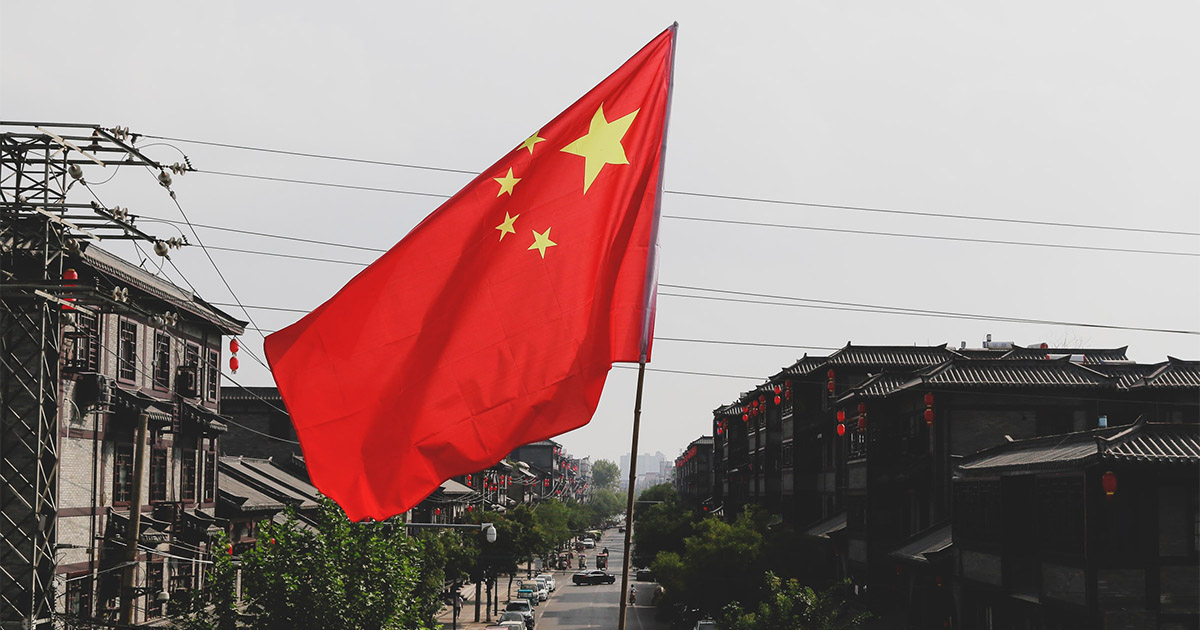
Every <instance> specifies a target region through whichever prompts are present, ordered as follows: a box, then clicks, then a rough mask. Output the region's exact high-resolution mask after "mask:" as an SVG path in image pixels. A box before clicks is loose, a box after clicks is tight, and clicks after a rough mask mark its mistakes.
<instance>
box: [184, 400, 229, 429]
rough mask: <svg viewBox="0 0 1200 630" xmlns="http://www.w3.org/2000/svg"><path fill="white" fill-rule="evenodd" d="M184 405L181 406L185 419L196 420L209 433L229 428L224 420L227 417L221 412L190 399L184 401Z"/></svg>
mask: <svg viewBox="0 0 1200 630" xmlns="http://www.w3.org/2000/svg"><path fill="white" fill-rule="evenodd" d="M182 402H183V405H182V406H181V407H180V408H179V412H180V415H182V416H183V419H184V420H185V421H191V422H195V423H196V424H198V425H200V428H201V429H202V430H203V431H204V432H205V433H206V434H208V435H216V434H218V433H224V432H226V431H228V430H229V427H228V426H226V425H225V423H224V422H222V420H225V417H224V416H222V415H221V414H219V413H217V412H215V411H213V410H212V409H209V408H208V407H205V406H203V405H197V404H196V403H194V402H191V401H189V400H184V401H182Z"/></svg>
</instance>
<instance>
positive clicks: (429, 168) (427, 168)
mask: <svg viewBox="0 0 1200 630" xmlns="http://www.w3.org/2000/svg"><path fill="white" fill-rule="evenodd" d="M141 136H142V137H143V138H154V139H157V140H169V141H171V142H186V143H188V144H203V145H206V146H210V147H224V148H226V149H241V150H243V151H260V152H262V153H276V154H279V155H293V156H298V157H308V158H319V159H322V160H336V161H338V162H354V163H357V164H374V165H377V166H395V167H399V168H415V169H421V170H424V171H439V172H442V173H461V174H463V175H478V174H479V173H477V172H474V171H465V170H462V169H457V168H442V167H438V166H423V165H420V164H404V163H401V162H385V161H382V160H366V159H362V158H352V157H342V156H337V155H323V154H320V153H303V152H301V151H284V150H282V149H266V148H262V147H251V146H246V145H241V144H226V143H223V142H209V141H206V140H189V139H187V138H170V137H167V136H152V135H149V134H141Z"/></svg>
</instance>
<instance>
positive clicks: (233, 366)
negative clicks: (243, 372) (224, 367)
mask: <svg viewBox="0 0 1200 630" xmlns="http://www.w3.org/2000/svg"><path fill="white" fill-rule="evenodd" d="M237 369H238V358H237V357H229V371H230V372H233V373H234V374H237Z"/></svg>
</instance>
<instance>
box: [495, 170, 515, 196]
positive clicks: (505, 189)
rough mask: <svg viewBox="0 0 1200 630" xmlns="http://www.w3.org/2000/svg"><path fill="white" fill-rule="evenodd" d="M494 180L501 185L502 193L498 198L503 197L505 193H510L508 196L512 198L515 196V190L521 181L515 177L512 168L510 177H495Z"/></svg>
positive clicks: (497, 194)
mask: <svg viewBox="0 0 1200 630" xmlns="http://www.w3.org/2000/svg"><path fill="white" fill-rule="evenodd" d="M492 179H495V180H496V181H497V182H499V183H500V192H498V193H496V196H497V197H499V196H500V195H503V194H504V193H508V196H509V197H511V196H512V194H513V188H515V187H516V185H517V182H519V181H521V179H520V178H518V177H513V174H512V169H511V168H510V169H508V175H505V176H504V177H494V178H492Z"/></svg>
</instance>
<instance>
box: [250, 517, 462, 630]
mask: <svg viewBox="0 0 1200 630" xmlns="http://www.w3.org/2000/svg"><path fill="white" fill-rule="evenodd" d="M424 564H425V562H424V561H423V559H422V545H421V543H420V542H419V541H418V540H416V539H412V538H409V537H408V536H406V535H405V532H404V528H403V526H397V525H395V524H393V523H390V522H382V523H351V522H350V521H349V520H348V519H347V518H346V515H345V514H344V513H343V512H342V511H341V509H340V508H338V507H337V506H336V505H335V504H334V503H333V502H332V501H329V500H328V499H325V500H322V504H321V511H320V512H319V514H318V516H317V519H316V524H315V527H312V528H310V527H307V526H302V525H301V524H300V523H299V521H298V520H297V518H296V515H295V513H294V512H292V511H289V513H288V516H287V519H286V520H285V522H283V523H273V522H270V521H264V522H262V523H260V524H259V528H258V533H257V542H256V543H255V545H254V547H253V548H252V549H250V550H249V551H247V552H246V553H244V554H243V555H242V585H243V600H244V603H245V605H246V612H247V613H248V614H249V617H250V618H251V619H252V620H253V621H252V622H251V623H250V626H251V627H252V628H262V629H266V630H275V629H280V630H283V629H285V628H289V629H290V628H329V629H341V628H345V629H347V630H349V629H351V628H429V627H433V626H432V624H433V619H432V616H431V614H430V611H431V610H432V611H436V601H437V596H438V595H440V585H439V586H438V588H437V591H438V592H437V593H430V592H429V590H430V589H428V588H426V589H422V588H420V587H421V585H420V576H421V574H422V572H424V571H426V570H429V569H431V568H433V567H430V566H423V565H424ZM431 600H432V601H431Z"/></svg>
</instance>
